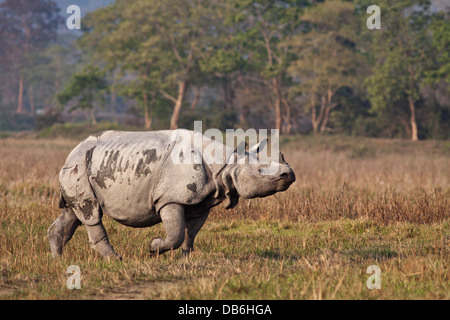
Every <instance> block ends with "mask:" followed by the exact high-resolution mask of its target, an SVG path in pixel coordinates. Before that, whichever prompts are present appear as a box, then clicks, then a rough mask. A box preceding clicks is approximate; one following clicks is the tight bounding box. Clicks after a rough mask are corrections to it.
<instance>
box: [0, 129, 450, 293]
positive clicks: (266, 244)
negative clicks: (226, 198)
mask: <svg viewBox="0 0 450 320" xmlns="http://www.w3.org/2000/svg"><path fill="white" fill-rule="evenodd" d="M285 140H286V139H285ZM289 140H290V141H284V143H283V145H282V150H283V152H284V154H285V158H286V159H287V160H288V162H289V163H290V164H291V166H292V167H293V168H294V171H295V173H296V175H297V182H296V183H295V184H294V185H293V186H292V187H291V188H290V189H289V190H288V191H287V192H285V193H281V194H277V195H275V196H272V197H269V198H264V199H255V200H251V201H247V200H244V201H241V203H240V204H239V205H238V207H236V208H235V209H234V210H232V211H226V210H224V209H223V208H222V207H221V206H219V207H217V208H214V209H213V212H212V214H211V215H210V218H209V219H208V221H207V222H206V224H205V226H204V227H203V229H202V230H201V231H200V233H199V235H198V237H197V239H196V252H195V253H194V254H193V255H192V256H191V257H190V258H189V259H186V258H182V257H181V254H180V252H178V251H176V252H171V253H168V254H165V255H162V256H160V257H158V258H150V257H149V255H148V245H149V241H150V239H151V238H153V237H155V236H158V235H162V234H164V231H163V229H162V227H161V226H155V227H153V228H147V229H132V228H127V227H124V226H122V225H120V224H118V223H116V222H115V221H113V220H111V219H109V218H107V217H106V218H105V219H104V220H105V225H106V228H107V230H108V233H109V236H110V241H111V242H112V244H113V246H114V248H115V249H116V251H117V252H119V253H121V254H122V256H123V257H124V261H123V262H115V261H113V262H111V261H106V260H104V259H102V258H101V257H100V256H99V255H98V254H97V253H96V252H94V251H92V250H91V249H89V245H88V240H87V235H86V232H85V230H84V228H79V230H77V232H76V234H75V236H74V238H73V239H72V240H71V241H70V242H69V244H68V245H67V247H66V249H65V254H64V256H63V258H62V259H59V260H55V259H53V258H52V257H51V255H50V252H49V249H48V245H47V240H46V229H47V228H48V226H49V225H50V224H51V222H52V221H53V220H54V219H55V218H56V217H57V216H58V214H59V209H58V198H59V193H58V187H57V186H58V181H57V175H58V172H59V169H60V167H61V166H62V164H63V163H64V160H65V158H66V156H67V155H68V153H69V152H70V150H71V149H72V148H73V147H74V146H75V145H76V144H77V141H73V140H63V139H53V140H49V139H48V140H45V139H41V140H37V139H12V138H8V139H3V140H0V154H1V156H0V223H1V232H0V298H2V299H88V298H93V299H105V298H106V299H449V298H450V294H449V292H450V291H449V283H450V258H449V253H450V252H449V251H450V250H449V241H450V219H449V216H450V210H449V207H450V206H449V199H450V197H449V196H450V160H449V159H450V152H449V151H450V150H449V148H448V145H447V144H446V143H445V142H441V143H437V142H432V141H429V142H419V143H417V144H411V143H408V142H402V141H380V140H367V139H354V138H345V137H344V138H343V137H324V138H322V137H294V138H290V139H289ZM72 264H76V265H78V266H80V268H81V271H82V289H81V290H68V289H67V287H66V280H67V277H68V274H66V269H67V267H68V266H69V265H72ZM373 264H376V265H379V266H380V268H381V271H382V289H381V290H368V289H367V287H366V280H367V278H368V277H369V275H368V274H366V273H365V272H366V268H367V267H368V266H370V265H373Z"/></svg>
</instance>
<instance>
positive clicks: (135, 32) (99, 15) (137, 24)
mask: <svg viewBox="0 0 450 320" xmlns="http://www.w3.org/2000/svg"><path fill="white" fill-rule="evenodd" d="M212 7H213V5H212V4H210V3H209V2H208V1H206V0H205V1H191V0H176V1H171V2H165V1H156V0H151V1H147V0H145V1H144V0H138V1H131V0H122V1H116V2H115V3H114V4H113V5H111V6H108V7H106V8H104V9H101V10H98V11H96V12H93V13H92V14H90V15H89V16H88V18H87V19H85V20H86V26H87V28H88V29H87V31H86V34H85V36H84V38H83V39H82V42H81V43H82V45H83V46H84V47H85V48H88V49H91V48H92V49H93V51H94V55H95V57H97V58H99V59H101V60H103V61H105V62H106V68H107V70H110V71H111V70H114V69H119V70H120V72H121V73H122V75H127V76H128V77H129V78H130V79H132V80H131V81H129V82H128V83H123V87H125V90H124V92H126V93H127V94H131V95H132V96H133V97H137V98H138V99H140V100H141V101H142V104H143V106H144V109H145V115H146V127H147V128H149V127H150V123H151V121H150V119H149V117H150V115H151V111H150V109H149V107H150V106H151V105H152V103H155V101H156V100H158V99H161V98H164V99H166V100H168V101H170V102H172V103H173V112H172V116H171V119H170V128H171V129H175V128H177V127H178V119H179V115H180V111H181V108H182V105H183V102H184V100H185V97H186V93H187V89H188V85H189V82H190V81H191V80H192V76H193V74H194V73H195V70H196V69H197V68H198V60H199V59H200V58H201V56H202V53H203V52H204V51H205V50H206V48H207V47H208V41H209V37H210V36H212V33H213V25H214V23H213V21H214V15H213V14H212V11H211V10H213V8H212Z"/></svg>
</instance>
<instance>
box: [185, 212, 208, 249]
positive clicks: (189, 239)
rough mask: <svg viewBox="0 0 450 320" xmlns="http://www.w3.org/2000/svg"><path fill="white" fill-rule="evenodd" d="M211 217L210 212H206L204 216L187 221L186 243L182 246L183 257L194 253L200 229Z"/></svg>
mask: <svg viewBox="0 0 450 320" xmlns="http://www.w3.org/2000/svg"><path fill="white" fill-rule="evenodd" d="M208 215H209V209H208V211H206V212H204V214H203V215H201V216H199V217H195V218H191V219H187V220H186V231H185V236H184V242H183V245H182V246H181V249H182V250H183V256H187V255H189V254H190V253H191V252H192V251H194V239H195V236H196V235H197V233H198V232H199V231H200V229H201V228H202V227H203V224H204V223H205V221H206V219H207V218H208Z"/></svg>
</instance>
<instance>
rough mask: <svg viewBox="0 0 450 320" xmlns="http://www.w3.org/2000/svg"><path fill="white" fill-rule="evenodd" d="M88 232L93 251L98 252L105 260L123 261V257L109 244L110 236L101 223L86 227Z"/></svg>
mask: <svg viewBox="0 0 450 320" xmlns="http://www.w3.org/2000/svg"><path fill="white" fill-rule="evenodd" d="M86 231H87V234H88V237H89V243H90V245H91V248H92V249H94V250H96V251H98V252H99V253H100V254H101V255H102V256H103V257H105V258H110V259H117V260H122V256H121V255H119V254H117V253H116V252H115V251H114V249H113V247H112V246H111V244H110V243H109V240H108V235H107V234H106V230H105V227H104V226H103V223H102V222H101V221H99V222H98V223H97V224H95V225H92V226H90V225H86Z"/></svg>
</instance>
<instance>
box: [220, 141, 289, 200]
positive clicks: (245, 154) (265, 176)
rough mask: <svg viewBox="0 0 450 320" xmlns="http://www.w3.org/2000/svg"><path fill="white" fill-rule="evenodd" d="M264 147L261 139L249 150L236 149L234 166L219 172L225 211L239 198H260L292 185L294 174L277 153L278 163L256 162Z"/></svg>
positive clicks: (264, 142)
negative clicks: (223, 193)
mask: <svg viewBox="0 0 450 320" xmlns="http://www.w3.org/2000/svg"><path fill="white" fill-rule="evenodd" d="M266 144H267V140H262V141H261V142H260V143H259V144H257V145H255V146H254V147H252V148H251V149H250V150H248V151H247V150H245V148H244V147H243V146H242V144H241V145H240V146H238V147H237V148H236V150H235V151H234V153H233V155H232V156H234V157H235V164H232V165H228V166H227V168H226V169H225V170H224V171H223V173H222V180H223V182H224V185H225V196H226V200H225V205H226V208H227V209H229V208H233V207H235V206H236V205H237V204H238V201H239V197H242V198H245V199H253V198H262V197H266V196H270V195H272V194H274V193H277V192H280V191H285V190H287V189H288V188H289V186H290V185H291V184H292V183H294V182H295V174H294V171H293V170H292V168H291V167H290V166H289V164H288V163H287V162H286V161H285V160H284V157H283V154H282V153H281V152H280V153H279V157H278V161H270V162H269V163H268V162H263V161H259V159H258V155H259V153H260V151H261V150H262V149H263V148H264V147H265V145H266Z"/></svg>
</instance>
